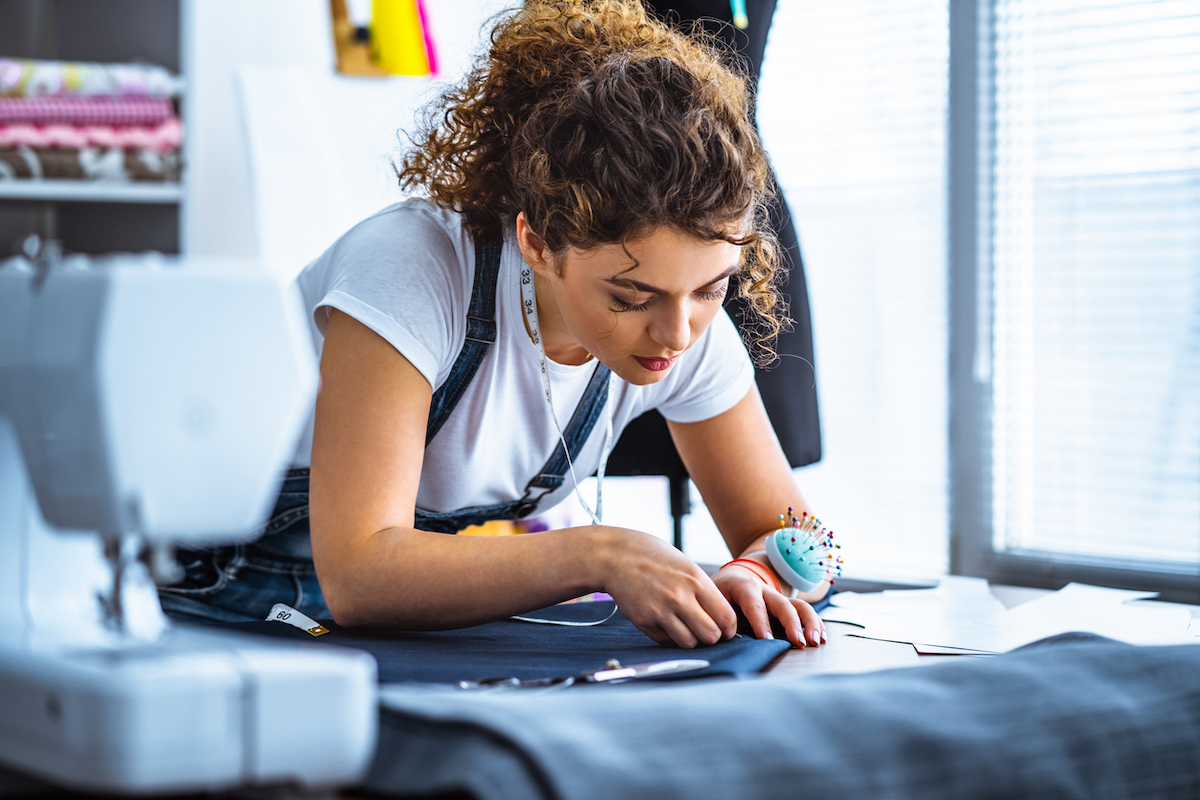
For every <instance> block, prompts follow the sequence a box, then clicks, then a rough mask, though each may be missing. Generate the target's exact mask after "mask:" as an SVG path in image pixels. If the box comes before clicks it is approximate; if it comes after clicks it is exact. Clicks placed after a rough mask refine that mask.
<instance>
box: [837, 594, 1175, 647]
mask: <svg viewBox="0 0 1200 800" xmlns="http://www.w3.org/2000/svg"><path fill="white" fill-rule="evenodd" d="M984 592H986V596H985V594H984ZM1156 594H1157V593H1155V592H1134V591H1127V590H1123V589H1108V588H1105V587H1100V586H1087V585H1084V584H1076V583H1073V584H1069V585H1068V586H1066V587H1064V588H1062V589H1060V590H1059V591H1057V592H1054V593H1052V594H1047V595H1045V596H1044V597H1040V598H1038V599H1036V600H1032V601H1030V602H1028V603H1024V604H1022V605H1020V606H1017V607H1016V608H1013V609H1011V610H1005V609H1004V606H1003V604H1001V603H1000V602H999V601H998V600H996V598H995V597H993V596H992V595H991V593H990V591H987V584H986V582H985V581H982V580H980V579H971V578H967V579H964V578H960V577H957V576H948V577H947V579H945V580H944V581H943V583H942V584H941V585H939V586H938V587H937V588H936V589H922V590H914V591H889V592H879V593H875V594H866V595H860V594H855V593H846V595H847V596H845V597H843V596H842V595H840V594H839V595H834V597H833V601H832V602H833V603H834V606H833V607H831V608H830V609H827V610H826V613H824V614H823V615H822V618H824V619H826V620H828V621H846V622H850V623H851V624H855V625H861V626H862V627H863V629H862V630H861V631H856V632H855V633H853V634H851V635H853V636H861V637H864V638H868V639H882V640H885V641H893V642H906V643H909V644H914V645H918V648H917V651H918V652H923V651H922V649H921V648H922V647H924V648H926V650H928V651H929V652H932V650H933V648H954V649H959V650H970V651H979V652H985V653H1003V652H1007V651H1009V650H1012V649H1014V648H1016V647H1020V646H1022V645H1025V644H1029V643H1030V642H1035V641H1037V640H1039V639H1044V638H1046V637H1047V636H1054V635H1056V634H1060V633H1067V632H1070V631H1083V632H1088V633H1095V634H1098V635H1100V636H1106V637H1108V638H1110V639H1116V640H1118V641H1122V642H1128V643H1130V644H1177V643H1195V642H1196V635H1195V632H1194V631H1189V623H1190V622H1191V612H1190V611H1189V609H1188V608H1186V607H1182V606H1172V605H1161V606H1158V605H1150V604H1146V603H1139V604H1130V603H1131V601H1136V600H1144V599H1148V598H1151V597H1154V596H1156Z"/></svg>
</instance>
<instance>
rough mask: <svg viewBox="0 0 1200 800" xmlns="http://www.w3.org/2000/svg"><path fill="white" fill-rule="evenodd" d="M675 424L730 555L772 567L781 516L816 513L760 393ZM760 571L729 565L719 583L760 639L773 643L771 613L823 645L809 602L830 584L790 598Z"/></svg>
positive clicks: (801, 640) (798, 636)
mask: <svg viewBox="0 0 1200 800" xmlns="http://www.w3.org/2000/svg"><path fill="white" fill-rule="evenodd" d="M668 427H669V428H670V430H671V437H672V438H673V439H674V440H675V446H676V448H678V450H679V454H680V456H681V457H682V458H683V463H684V464H685V465H686V466H687V468H688V472H689V473H690V474H691V476H692V480H693V481H695V483H696V486H697V488H699V490H700V494H701V495H702V496H703V497H704V502H705V504H706V505H707V506H708V510H709V511H710V512H711V513H712V516H713V520H714V521H715V522H716V523H717V528H718V529H719V530H720V531H721V535H722V536H724V538H725V542H726V544H727V545H728V546H729V552H731V553H733V554H734V556H735V557H737V558H749V559H751V560H753V561H757V562H759V563H760V564H762V565H764V568H765V569H767V570H771V567H770V564H769V561H768V560H767V555H766V551H765V550H764V549H763V548H764V546H765V542H766V537H767V535H768V534H769V533H770V532H771V531H773V530H774V529H776V528H778V527H779V514H780V513H782V512H784V511H785V510H786V509H787V508H788V507H789V506H790V507H792V508H794V509H795V511H796V513H797V514H799V513H800V512H801V511H810V513H811V510H810V509H809V508H808V505H807V504H806V503H805V502H804V498H803V497H802V496H801V495H800V489H799V488H798V487H797V486H796V480H795V478H794V477H793V475H792V470H791V466H790V465H789V464H788V462H787V458H786V457H785V456H784V454H783V450H782V448H780V446H779V440H778V439H777V438H776V436H775V431H774V429H773V428H772V427H771V422H770V420H769V419H768V418H767V412H766V410H765V409H764V408H763V405H762V399H761V398H760V397H759V395H758V388H757V387H755V386H752V387H751V389H750V391H749V392H748V393H747V394H746V396H745V397H744V398H742V400H741V401H739V402H738V404H737V405H735V406H734V407H733V408H731V409H729V410H728V411H726V412H725V413H723V414H719V415H717V416H716V417H713V418H712V419H707V420H704V421H702V422H690V423H679V422H668ZM754 572H755V570H754V568H753V567H739V566H737V565H730V566H728V567H726V568H725V569H722V570H721V571H720V572H718V573H717V575H716V577H715V581H716V583H717V586H718V587H720V589H721V591H722V592H723V593H724V594H725V596H726V597H727V598H728V599H729V600H730V601H731V602H733V603H735V604H737V605H738V606H739V607H740V608H741V609H742V613H743V614H745V616H746V619H747V620H748V621H749V623H750V625H751V627H752V628H753V629H754V632H755V635H757V636H758V637H760V638H770V636H771V626H770V619H769V617H768V614H769V615H770V616H774V617H776V618H777V619H779V621H780V622H781V623H782V624H783V627H784V630H785V631H787V636H788V639H789V641H791V642H792V644H795V645H797V646H798V647H803V646H804V644H805V643H808V644H819V643H820V640H821V639H822V638H823V636H824V625H823V624H822V623H821V620H820V618H819V617H818V616H817V613H816V612H815V611H813V609H812V606H810V605H809V604H808V602H806V601H815V600H818V599H820V598H821V597H823V596H824V595H825V590H826V588H827V586H828V585H827V584H826V583H822V584H821V585H820V586H819V587H817V589H815V590H814V591H812V592H809V593H807V594H802V595H800V597H799V598H798V599H796V600H789V599H788V598H786V597H784V596H783V595H782V594H780V593H779V592H777V591H775V590H774V587H773V586H772V587H769V588H768V587H767V586H766V585H765V583H764V581H763V580H762V579H761V578H758V577H755V576H754V574H753V573H754ZM771 572H772V573H773V572H774V570H771ZM804 631H807V632H808V636H807V639H806V637H805V635H804Z"/></svg>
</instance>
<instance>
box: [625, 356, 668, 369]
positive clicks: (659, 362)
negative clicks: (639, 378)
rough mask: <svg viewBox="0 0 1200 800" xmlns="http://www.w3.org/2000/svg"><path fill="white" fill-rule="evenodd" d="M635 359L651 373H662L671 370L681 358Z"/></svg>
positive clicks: (638, 357)
mask: <svg viewBox="0 0 1200 800" xmlns="http://www.w3.org/2000/svg"><path fill="white" fill-rule="evenodd" d="M633 358H634V360H635V361H637V362H638V363H639V364H641V365H642V366H643V367H645V368H646V369H648V370H650V371H651V372H662V371H663V370H664V369H670V367H671V365H672V364H674V363H675V359H676V358H679V356H675V357H674V358H642V357H641V356H634V357H633Z"/></svg>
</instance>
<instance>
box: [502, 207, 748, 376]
mask: <svg viewBox="0 0 1200 800" xmlns="http://www.w3.org/2000/svg"><path fill="white" fill-rule="evenodd" d="M522 250H525V247H524V243H522ZM544 252H545V251H543V253H544ZM526 255H527V260H529V259H528V255H529V254H528V253H526ZM738 256H739V248H738V247H737V246H736V245H733V244H730V243H729V242H723V241H715V242H713V241H706V240H702V239H698V238H696V237H694V236H692V235H691V234H688V233H684V232H682V231H679V230H678V229H675V228H669V227H662V228H657V229H655V230H654V231H652V232H651V233H650V234H648V235H645V236H642V237H640V238H638V239H635V240H631V241H629V242H627V243H626V245H625V246H624V247H622V245H620V244H607V245H600V246H597V247H594V248H590V249H588V250H579V249H575V248H568V249H567V250H566V251H565V252H563V253H558V254H547V255H546V258H545V262H544V263H543V264H542V265H539V264H538V263H535V262H534V261H531V262H530V264H531V266H532V267H533V269H534V271H535V272H536V273H537V275H538V278H539V280H537V289H538V291H539V293H540V294H539V296H538V310H539V314H540V316H542V317H546V318H547V322H548V323H549V324H547V325H545V327H546V330H545V332H544V336H545V342H546V346H547V353H548V354H549V355H550V356H551V358H554V357H555V355H556V353H557V354H559V355H563V356H566V360H565V362H564V363H578V361H577V360H576V359H572V358H571V347H572V346H574V347H576V348H582V349H583V350H586V351H587V353H590V354H591V355H594V356H595V357H597V358H598V359H600V361H602V362H603V363H604V364H605V365H607V366H608V367H609V369H611V370H612V371H613V372H615V373H617V375H618V376H619V377H621V378H623V379H624V380H626V381H628V382H629V383H632V384H637V385H645V384H651V383H657V382H658V381H661V380H662V379H664V378H665V377H666V376H667V375H668V374H670V372H671V369H672V367H673V365H674V363H675V360H676V359H677V358H678V357H679V356H680V355H681V354H682V353H683V352H684V351H685V350H687V349H688V348H689V347H691V346H692V345H693V344H695V342H696V340H697V339H699V338H700V336H701V334H703V333H704V331H705V330H706V329H707V328H708V326H709V325H710V324H711V323H712V321H713V318H714V317H715V316H716V315H717V312H718V311H720V309H721V303H722V301H723V300H724V299H725V293H726V291H727V289H728V287H729V280H730V276H731V275H733V273H734V272H736V271H737V268H738ZM535 260H536V259H535ZM547 290H549V291H547ZM547 294H548V295H549V297H546V295H547ZM547 301H552V302H553V304H554V307H548V306H549V305H550V304H549V302H547ZM555 328H558V330H557V331H555ZM555 333H557V334H559V335H558V336H557V337H556V336H555V335H554V334H555ZM556 339H557V340H556ZM578 355H580V356H584V354H583V353H582V351H578ZM584 357H586V356H584ZM556 360H562V359H557V358H556ZM580 360H581V359H580Z"/></svg>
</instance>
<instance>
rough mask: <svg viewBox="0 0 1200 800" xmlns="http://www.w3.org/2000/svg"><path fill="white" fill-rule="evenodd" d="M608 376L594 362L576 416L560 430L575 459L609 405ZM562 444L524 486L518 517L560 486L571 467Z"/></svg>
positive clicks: (528, 511)
mask: <svg viewBox="0 0 1200 800" xmlns="http://www.w3.org/2000/svg"><path fill="white" fill-rule="evenodd" d="M610 374H611V370H609V368H608V367H606V366H604V365H603V364H601V363H600V362H599V361H597V362H596V370H595V372H593V373H592V379H591V380H590V381H589V382H588V386H587V389H585V390H584V392H583V397H581V398H580V399H579V405H577V406H576V407H575V413H574V414H572V415H571V420H570V422H568V423H567V427H566V429H564V430H563V437H562V438H563V440H564V441H565V443H566V446H567V449H569V450H570V452H571V454H572V457H578V455H579V452H580V451H581V450H583V445H584V444H585V443H586V442H587V440H588V436H590V435H591V433H592V429H593V428H595V427H596V421H597V420H599V419H600V415H601V414H602V413H603V412H604V407H605V404H606V403H607V402H608V384H609V380H608V378H609V375H610ZM563 443H564V442H563V441H560V442H559V443H558V446H557V447H555V448H554V452H553V453H551V454H550V460H549V461H547V462H546V465H545V466H544V467H542V468H541V470H539V471H538V474H537V475H535V476H534V477H533V480H531V481H530V482H529V483H528V484H527V485H526V486H525V496H524V497H522V498H521V500H520V502H519V503H518V504H517V508H516V511H515V513H516V515H517V516H518V517H525V516H528V515H529V514H531V513H532V512H533V511H534V510H535V509H536V508H537V503H538V501H539V500H540V499H541V498H542V497H544V496H545V495H547V494H549V493H550V492H552V491H554V490H555V489H557V488H558V487H560V486H562V484H563V481H564V480H565V479H566V474H567V470H568V469H569V468H570V465H569V462H568V461H567V449H564V448H563Z"/></svg>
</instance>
